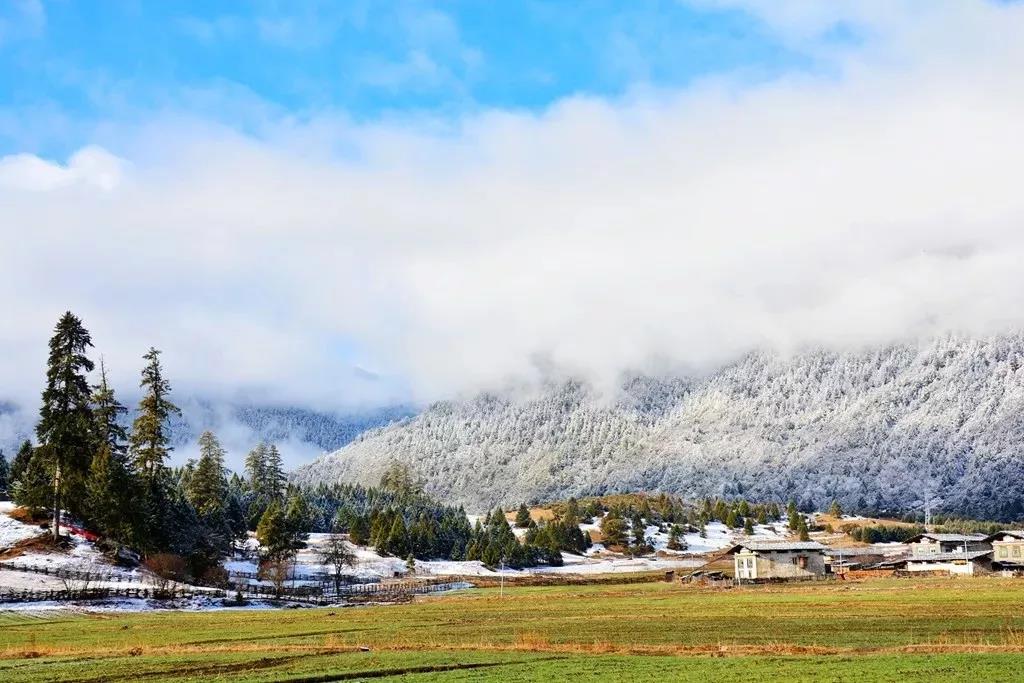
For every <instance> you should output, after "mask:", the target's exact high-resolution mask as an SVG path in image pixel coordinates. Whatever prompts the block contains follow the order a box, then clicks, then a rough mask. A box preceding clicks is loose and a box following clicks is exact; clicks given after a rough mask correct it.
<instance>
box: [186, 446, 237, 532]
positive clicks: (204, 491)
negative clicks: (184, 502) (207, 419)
mask: <svg viewBox="0 0 1024 683" xmlns="http://www.w3.org/2000/svg"><path fill="white" fill-rule="evenodd" d="M225 473H226V470H225V467H224V449H223V448H222V447H221V445H220V442H219V441H218V440H217V437H216V436H214V434H213V432H211V431H209V430H207V431H205V432H203V433H202V434H201V435H200V436H199V462H198V463H197V464H196V467H195V471H194V472H193V473H192V476H191V477H190V479H189V481H188V485H187V487H186V489H185V490H186V497H187V498H188V501H189V503H191V504H192V507H194V508H195V510H196V512H197V513H198V514H199V516H200V517H224V518H225V523H226V516H225V506H226V503H227V493H228V481H227V476H226V474H225Z"/></svg>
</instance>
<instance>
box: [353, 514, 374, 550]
mask: <svg viewBox="0 0 1024 683" xmlns="http://www.w3.org/2000/svg"><path fill="white" fill-rule="evenodd" d="M348 537H349V540H351V541H352V543H354V544H355V545H366V544H367V543H369V541H370V522H369V521H368V520H367V519H366V517H364V516H363V515H356V516H355V517H353V518H352V523H351V524H350V525H349V528H348Z"/></svg>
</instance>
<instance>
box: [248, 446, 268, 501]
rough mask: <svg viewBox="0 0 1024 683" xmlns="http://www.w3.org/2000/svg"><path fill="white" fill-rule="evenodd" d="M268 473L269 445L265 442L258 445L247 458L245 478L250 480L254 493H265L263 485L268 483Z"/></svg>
mask: <svg viewBox="0 0 1024 683" xmlns="http://www.w3.org/2000/svg"><path fill="white" fill-rule="evenodd" d="M266 471H267V445H266V444H265V443H263V442H260V443H258V444H256V447H255V448H253V449H252V450H251V451H249V455H247V456H245V477H246V479H248V480H249V486H250V487H251V488H252V490H253V493H255V494H256V495H260V494H262V493H263V483H264V482H265V481H266Z"/></svg>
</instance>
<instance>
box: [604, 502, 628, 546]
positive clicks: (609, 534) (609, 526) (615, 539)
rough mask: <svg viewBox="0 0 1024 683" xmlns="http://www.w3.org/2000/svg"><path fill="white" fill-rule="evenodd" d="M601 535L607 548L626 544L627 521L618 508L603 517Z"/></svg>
mask: <svg viewBox="0 0 1024 683" xmlns="http://www.w3.org/2000/svg"><path fill="white" fill-rule="evenodd" d="M601 536H602V538H603V539H604V545H605V547H606V548H607V547H611V546H622V545H625V544H626V523H625V521H624V520H623V519H622V516H621V515H620V514H619V512H618V511H617V510H609V511H608V514H607V515H605V516H604V517H603V518H602V519H601Z"/></svg>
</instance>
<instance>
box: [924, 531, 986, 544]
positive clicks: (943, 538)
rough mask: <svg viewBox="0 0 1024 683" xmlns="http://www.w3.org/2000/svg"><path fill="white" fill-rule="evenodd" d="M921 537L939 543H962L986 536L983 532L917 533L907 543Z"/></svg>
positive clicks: (979, 539)
mask: <svg viewBox="0 0 1024 683" xmlns="http://www.w3.org/2000/svg"><path fill="white" fill-rule="evenodd" d="M922 538H930V539H931V540H933V541H938V542H939V543H962V542H964V541H984V540H985V539H986V538H988V536H986V535H985V534H928V533H925V534H918V535H917V536H914V537H913V538H911V539H909V540H908V541H907V543H913V542H914V541H918V540H920V539H922Z"/></svg>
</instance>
